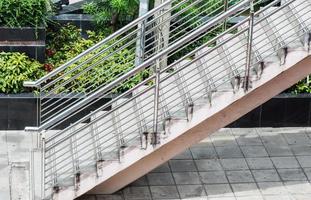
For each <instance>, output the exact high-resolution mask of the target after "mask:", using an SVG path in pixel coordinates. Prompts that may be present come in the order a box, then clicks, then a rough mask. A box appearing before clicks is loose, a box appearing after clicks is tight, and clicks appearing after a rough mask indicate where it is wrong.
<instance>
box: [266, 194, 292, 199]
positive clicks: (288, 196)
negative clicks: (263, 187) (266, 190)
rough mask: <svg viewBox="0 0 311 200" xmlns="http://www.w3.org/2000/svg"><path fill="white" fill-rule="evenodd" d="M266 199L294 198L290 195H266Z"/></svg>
mask: <svg viewBox="0 0 311 200" xmlns="http://www.w3.org/2000/svg"><path fill="white" fill-rule="evenodd" d="M263 197H264V199H265V200H293V199H292V197H291V196H290V195H264V196H263Z"/></svg>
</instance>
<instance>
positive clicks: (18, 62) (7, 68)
mask: <svg viewBox="0 0 311 200" xmlns="http://www.w3.org/2000/svg"><path fill="white" fill-rule="evenodd" d="M44 74H45V71H44V69H43V67H42V64H40V63H39V62H37V61H35V60H32V59H29V58H28V57H27V56H26V55H25V54H22V53H4V52H2V53H0V92H1V93H20V92H24V87H23V81H28V80H36V79H38V78H40V77H42V76H43V75H44Z"/></svg>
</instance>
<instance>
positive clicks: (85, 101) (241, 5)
mask: <svg viewBox="0 0 311 200" xmlns="http://www.w3.org/2000/svg"><path fill="white" fill-rule="evenodd" d="M251 1H252V0H244V1H243V2H241V3H239V4H238V5H236V6H234V7H233V8H231V9H229V10H228V11H227V12H225V13H223V14H221V15H219V16H217V17H216V18H214V19H212V20H211V21H210V22H208V23H207V24H205V25H204V26H202V27H200V28H199V29H197V30H195V31H194V32H192V33H191V34H189V35H187V36H185V37H184V38H182V39H181V40H179V41H177V42H175V43H174V44H172V45H171V46H169V47H168V48H166V49H164V50H163V51H161V52H160V53H158V54H157V55H154V56H153V57H151V58H149V59H148V60H146V61H145V62H143V63H142V64H140V65H139V66H137V67H135V68H134V69H132V70H131V71H129V72H127V73H126V74H124V75H122V76H121V77H119V78H117V79H115V80H114V81H112V82H110V83H109V84H107V85H106V86H104V87H103V88H101V89H99V90H97V91H95V92H94V93H92V94H91V95H90V96H88V97H87V98H84V99H83V100H82V101H80V102H78V103H76V104H74V105H73V106H72V107H70V108H68V109H67V110H66V111H65V112H62V113H60V114H59V115H57V116H55V117H53V118H52V119H50V120H48V121H47V122H45V123H44V124H43V125H41V126H40V127H26V129H25V130H26V131H42V130H45V129H47V128H48V127H50V126H52V125H53V124H55V123H57V122H58V121H60V120H62V119H64V118H65V117H67V116H69V115H70V114H71V113H73V112H74V111H76V110H77V109H79V108H81V107H83V106H85V105H87V104H88V103H89V102H91V101H92V100H94V99H96V98H98V97H100V96H101V94H103V93H105V92H107V91H109V90H110V89H112V88H114V87H115V86H116V85H118V84H119V83H120V82H122V81H124V80H126V79H128V78H129V77H131V76H133V75H135V74H137V73H138V72H140V71H142V70H144V69H145V68H146V67H148V66H149V65H151V64H154V62H155V61H156V60H158V59H160V58H161V57H163V56H164V55H167V54H169V53H171V52H172V51H174V50H176V49H178V48H179V47H181V46H182V45H185V44H187V43H188V42H189V41H191V40H192V39H193V38H195V37H198V36H199V35H201V34H203V33H204V32H206V31H207V30H208V29H210V28H211V27H213V26H214V25H216V24H218V22H219V21H222V20H223V19H225V18H228V17H229V16H231V15H232V14H234V13H236V12H238V11H239V10H240V9H242V8H244V7H245V6H248V5H249V4H250V2H251ZM148 16H149V15H148ZM56 74H57V73H56Z"/></svg>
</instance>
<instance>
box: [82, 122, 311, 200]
mask: <svg viewBox="0 0 311 200" xmlns="http://www.w3.org/2000/svg"><path fill="white" fill-rule="evenodd" d="M310 181H311V129H310V128H277V129H272V128H262V129H223V130H221V131H220V132H219V133H216V134H214V135H213V136H211V137H209V138H207V139H206V140H205V141H202V142H201V143H200V144H198V145H196V146H194V147H192V148H190V149H188V150H187V151H185V152H184V153H182V154H181V155H179V156H177V157H175V158H174V159H172V160H170V161H169V162H168V163H165V164H164V165H163V166H161V167H159V168H157V169H155V170H154V171H152V172H151V173H149V174H148V175H146V176H144V177H142V178H140V179H139V180H137V181H136V182H134V183H132V184H131V185H130V186H128V187H126V188H124V189H123V190H121V191H119V192H117V193H116V194H114V195H100V194H99V195H89V196H88V195H85V196H83V197H82V198H80V199H79V200H139V199H141V200H149V199H152V200H160V199H161V200H164V199H165V200H168V199H189V200H190V199H195V200H201V199H202V200H263V199H265V200H310V199H311V184H310Z"/></svg>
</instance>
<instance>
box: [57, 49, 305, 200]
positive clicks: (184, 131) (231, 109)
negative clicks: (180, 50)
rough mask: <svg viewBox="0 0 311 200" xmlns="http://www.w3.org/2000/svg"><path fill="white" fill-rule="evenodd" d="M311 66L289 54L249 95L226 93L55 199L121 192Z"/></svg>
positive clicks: (294, 80) (295, 53) (297, 55)
mask: <svg viewBox="0 0 311 200" xmlns="http://www.w3.org/2000/svg"><path fill="white" fill-rule="evenodd" d="M308 66H311V56H310V55H309V54H308V52H306V51H302V50H299V51H291V52H289V54H288V57H287V59H286V63H285V64H284V65H282V66H279V63H271V64H270V65H268V66H267V67H266V69H265V70H264V72H263V74H262V76H261V78H260V79H259V80H254V81H253V82H252V88H251V89H250V90H249V91H248V92H247V93H244V91H243V90H242V89H240V90H239V91H238V92H236V93H233V92H222V93H223V94H222V95H217V97H216V98H214V99H213V101H215V102H217V103H214V104H213V106H212V107H210V105H209V104H207V105H205V106H203V107H200V109H198V110H195V112H194V114H193V118H192V119H191V120H190V121H189V122H186V121H175V122H173V123H172V124H171V125H170V128H169V129H170V135H169V136H168V137H167V138H165V139H163V140H162V143H161V145H159V146H157V147H155V148H152V147H149V149H147V150H141V149H138V148H137V149H131V150H128V151H127V152H125V156H124V158H123V160H122V162H121V163H117V162H111V163H106V164H105V166H102V171H103V172H104V173H103V174H101V176H99V177H97V176H96V174H95V173H94V174H88V175H82V176H81V182H80V185H79V188H78V190H74V188H73V187H69V188H64V189H63V190H61V191H60V192H59V193H57V194H54V196H53V199H55V200H63V199H66V200H67V199H74V198H76V197H78V196H81V195H83V194H85V193H89V194H111V193H113V192H116V191H118V190H119V189H121V188H123V187H124V186H126V185H128V184H129V183H131V182H133V181H134V180H136V179H138V178H140V177H141V176H143V175H145V174H146V173H148V172H150V171H151V170H153V169H154V168H156V167H157V166H159V165H161V164H163V163H165V162H167V161H168V160H169V159H171V158H172V157H174V156H176V155H178V154H180V153H181V152H183V151H184V150H185V149H187V148H189V147H190V146H192V145H194V144H196V143H198V142H200V141H201V140H203V139H204V138H206V137H207V136H208V135H210V134H212V133H214V132H216V131H217V130H219V129H220V128H222V127H225V126H226V125H228V124H230V123H232V122H233V121H235V120H237V119H239V118H240V117H242V116H243V115H245V114H246V113H248V112H250V111H251V110H253V109H254V108H256V107H258V106H259V105H261V104H263V103H265V102H266V101H268V100H269V99H271V98H272V97H274V96H275V95H277V94H279V93H280V92H282V91H284V90H285V89H287V88H288V87H290V86H292V85H294V84H295V83H297V82H298V81H299V80H301V79H303V78H304V77H306V76H307V75H309V74H311V67H308ZM105 172H106V173H105Z"/></svg>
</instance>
